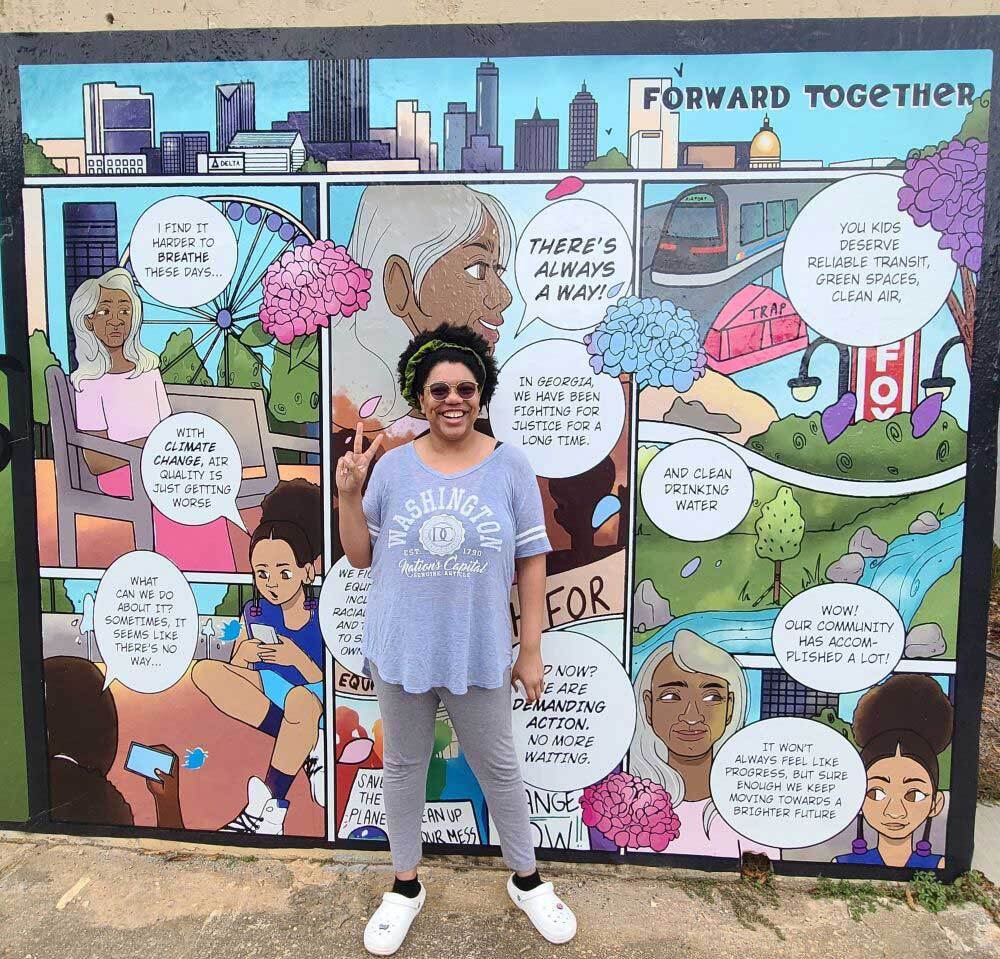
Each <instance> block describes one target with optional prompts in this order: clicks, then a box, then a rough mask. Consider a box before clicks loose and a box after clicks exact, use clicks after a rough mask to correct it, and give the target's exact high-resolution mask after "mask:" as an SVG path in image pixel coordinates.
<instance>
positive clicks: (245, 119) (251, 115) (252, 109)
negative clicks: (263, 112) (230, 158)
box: [215, 80, 257, 153]
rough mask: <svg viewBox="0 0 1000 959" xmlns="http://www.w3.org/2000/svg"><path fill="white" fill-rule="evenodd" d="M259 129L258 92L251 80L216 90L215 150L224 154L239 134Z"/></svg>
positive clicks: (225, 84)
mask: <svg viewBox="0 0 1000 959" xmlns="http://www.w3.org/2000/svg"><path fill="white" fill-rule="evenodd" d="M256 129H257V107H256V91H255V90H254V85H253V84H252V83H251V82H250V81H249V80H242V81H240V82H239V83H220V84H219V85H218V86H216V88H215V149H216V150H218V151H219V152H220V153H224V152H225V151H226V150H228V149H229V144H230V143H231V142H232V139H233V137H234V136H236V134H237V133H249V132H250V131H251V130H256Z"/></svg>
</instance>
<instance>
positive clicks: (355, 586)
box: [319, 556, 372, 676]
mask: <svg viewBox="0 0 1000 959" xmlns="http://www.w3.org/2000/svg"><path fill="white" fill-rule="evenodd" d="M371 584H372V578H371V570H370V569H355V568H354V567H353V566H352V565H351V564H350V561H349V560H348V558H347V557H346V556H341V557H340V559H338V560H337V562H336V563H334V564H333V569H331V570H330V572H329V574H328V575H327V576H324V577H323V585H322V587H321V588H320V591H319V628H320V631H321V632H322V633H323V642H324V643H326V648H327V649H328V650H330V655H331V656H332V657H333V658H334V660H335V661H336V662H337V663H339V664H340V665H341V666H342V667H343V668H344V669H346V670H348V671H349V672H351V673H354V674H356V675H359V676H360V675H361V670H362V668H363V666H364V656H362V655H361V639H362V635H363V634H362V630H363V629H364V624H365V605H366V604H367V602H368V590H369V589H370V588H371Z"/></svg>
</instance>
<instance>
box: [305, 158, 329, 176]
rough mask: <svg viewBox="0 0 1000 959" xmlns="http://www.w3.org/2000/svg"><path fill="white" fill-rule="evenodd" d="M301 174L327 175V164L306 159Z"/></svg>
mask: <svg viewBox="0 0 1000 959" xmlns="http://www.w3.org/2000/svg"><path fill="white" fill-rule="evenodd" d="M299 173H326V164H325V163H323V162H322V161H321V160H314V159H313V158H312V157H306V162H305V163H303V164H302V166H301V167H300V168H299Z"/></svg>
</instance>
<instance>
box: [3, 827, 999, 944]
mask: <svg viewBox="0 0 1000 959" xmlns="http://www.w3.org/2000/svg"><path fill="white" fill-rule="evenodd" d="M998 819H1000V817H998ZM498 865H499V863H498V862H497V861H496V860H467V859H462V860H458V859H455V860H443V859H432V860H428V863H427V864H426V865H425V867H424V868H422V869H421V876H422V878H423V879H424V881H425V883H426V885H427V890H428V897H427V906H426V907H425V909H424V912H423V913H422V915H421V916H420V917H419V919H418V920H417V922H416V924H415V925H414V927H413V929H412V931H411V933H410V937H409V939H408V941H407V943H406V944H405V945H404V947H403V949H402V950H401V951H400V952H399V953H398V955H399V956H401V957H403V959H478V957H480V956H482V957H486V956H492V957H496V959H512V957H518V956H522V955H525V956H532V957H540V959H544V957H550V956H552V957H555V956H558V957H564V959H570V957H587V959H605V957H612V956H614V957H628V959H632V957H635V959H645V957H648V959H654V957H655V959H662V957H666V956H674V955H682V956H684V957H685V959H702V957H704V959H709V957H710V959H730V957H731V959H749V957H756V956H767V957H769V959H770V957H771V956H773V955H775V954H778V955H781V956H782V957H788V959H796V957H806V956H810V957H813V956H815V957H824V959H826V957H831V956H833V957H836V959H854V957H868V956H879V957H884V956H898V955H909V956H914V957H920V959H936V957H952V956H959V955H961V956H964V957H970V959H978V957H982V959H986V957H996V956H1000V926H998V925H997V924H996V923H994V921H993V920H992V919H990V917H989V916H988V915H987V914H986V913H985V912H984V911H983V910H982V909H980V908H979V907H978V906H973V905H966V906H962V907H961V908H955V909H949V910H947V911H945V912H943V913H939V914H937V915H932V914H931V913H929V912H926V911H924V910H923V909H922V908H915V909H910V908H907V907H906V906H905V905H892V906H889V907H886V908H880V909H878V911H876V912H874V913H871V914H867V915H865V916H863V917H862V918H861V919H860V920H859V921H854V920H852V919H851V918H850V916H849V914H848V910H847V907H846V905H845V904H844V902H842V901H839V900H825V901H820V900H817V899H815V898H813V897H812V896H811V895H810V894H809V889H810V887H811V886H812V881H811V880H801V879H788V878H779V879H777V880H775V883H774V889H773V890H772V891H770V892H767V893H765V894H763V895H762V894H761V893H760V892H757V891H754V889H753V887H749V886H747V885H746V884H743V883H740V882H738V881H736V880H735V879H733V878H727V877H715V878H709V877H706V876H705V875H704V874H692V873H679V872H676V871H666V870H658V869H643V868H639V867H605V866H591V865H588V866H568V865H556V864H547V865H546V869H545V872H546V874H547V875H548V876H550V877H551V878H553V879H554V880H555V881H556V883H557V885H558V888H559V890H560V892H561V893H562V894H563V896H564V898H565V899H566V900H567V901H568V902H569V903H570V904H571V905H572V906H573V908H574V909H575V910H576V913H577V916H578V917H579V920H580V933H579V935H578V936H577V938H576V940H574V941H573V942H572V943H569V944H568V945H565V946H560V947H554V946H550V945H548V944H547V943H545V942H544V941H543V940H541V939H539V938H538V937H537V936H536V934H535V933H534V931H533V930H532V929H531V927H530V926H529V924H528V921H527V919H526V917H524V916H523V915H522V914H521V913H519V912H518V911H517V910H516V909H515V908H514V906H513V905H512V904H511V903H510V902H509V900H508V899H507V896H506V893H505V891H504V881H505V879H506V874H505V873H504V872H503V871H501V870H500V869H499V868H498ZM993 871H994V872H995V871H996V870H993ZM390 875H391V867H390V865H389V862H388V859H387V857H386V856H385V855H384V854H381V853H372V854H367V853H366V854H362V853H336V854H334V853H330V852H326V851H318V852H313V851H300V850H280V851H274V852H272V851H269V850H246V849H242V850H241V849H236V848H231V847H219V846H192V845H190V844H186V843H168V842H162V841H157V840H109V839H80V838H73V837H65V836H48V835H30V834H22V833H0V957H3V959H91V957H108V959H110V957H116V959H117V957H133V956H139V957H143V956H156V957H162V959H201V957H206V959H208V957H211V959H250V957H258V956H260V957H269V959H270V957H274V959H280V957H296V959H312V957H317V959H319V957H322V959H341V957H343V959H347V957H362V956H365V955H366V953H365V952H364V950H363V948H362V946H361V936H362V931H363V929H364V924H365V921H366V919H367V916H368V914H369V912H370V911H371V910H372V909H373V908H374V906H375V904H376V903H377V902H378V899H379V897H380V895H381V893H382V892H383V891H384V890H385V889H386V887H387V885H388V882H389V879H390Z"/></svg>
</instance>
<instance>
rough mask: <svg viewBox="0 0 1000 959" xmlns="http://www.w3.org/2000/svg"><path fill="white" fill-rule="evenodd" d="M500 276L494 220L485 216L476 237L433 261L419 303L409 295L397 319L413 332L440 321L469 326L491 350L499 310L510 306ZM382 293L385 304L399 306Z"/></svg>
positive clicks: (497, 333)
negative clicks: (400, 319) (386, 302)
mask: <svg viewBox="0 0 1000 959" xmlns="http://www.w3.org/2000/svg"><path fill="white" fill-rule="evenodd" d="M503 272H504V266H503V264H502V263H501V262H500V231H499V230H498V229H497V225H496V223H495V222H494V221H493V219H492V218H491V217H486V219H485V221H484V223H483V226H482V229H480V231H479V232H478V233H477V234H476V235H475V236H473V237H472V238H470V239H469V240H467V241H466V242H465V243H463V244H462V245H461V246H457V247H455V249H454V250H451V251H449V252H448V253H446V254H445V255H444V256H442V257H441V258H440V259H438V260H437V261H436V262H435V263H434V265H433V266H432V267H431V268H430V269H429V270H428V271H427V274H426V275H425V277H424V280H423V283H422V284H421V286H420V294H419V302H417V301H416V297H415V296H411V297H410V298H409V301H408V302H407V303H406V305H405V307H403V306H400V308H399V309H400V310H401V311H403V313H405V315H401V314H400V313H397V315H401V318H402V319H404V321H405V322H406V324H407V326H409V327H410V330H411V332H412V333H414V334H417V333H421V332H423V331H424V330H433V329H434V328H435V327H437V326H438V325H439V324H441V323H454V324H456V325H458V326H471V327H472V328H473V329H474V330H475V331H476V332H477V333H478V334H479V335H480V336H482V337H483V338H484V339H485V340H486V342H487V343H489V344H490V345H491V346H492V345H493V344H495V343H496V341H497V340H498V339H499V338H500V326H501V324H502V323H503V311H504V310H506V309H507V307H508V306H510V302H511V295H510V290H508V289H507V285H506V284H505V283H504V281H503V279H502V276H503ZM411 282H412V280H411ZM386 292H387V297H386V299H387V300H388V302H390V303H393V302H394V301H396V302H399V301H398V299H397V298H395V297H393V296H392V295H389V291H388V290H387V291H386ZM394 312H397V311H396V309H394Z"/></svg>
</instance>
